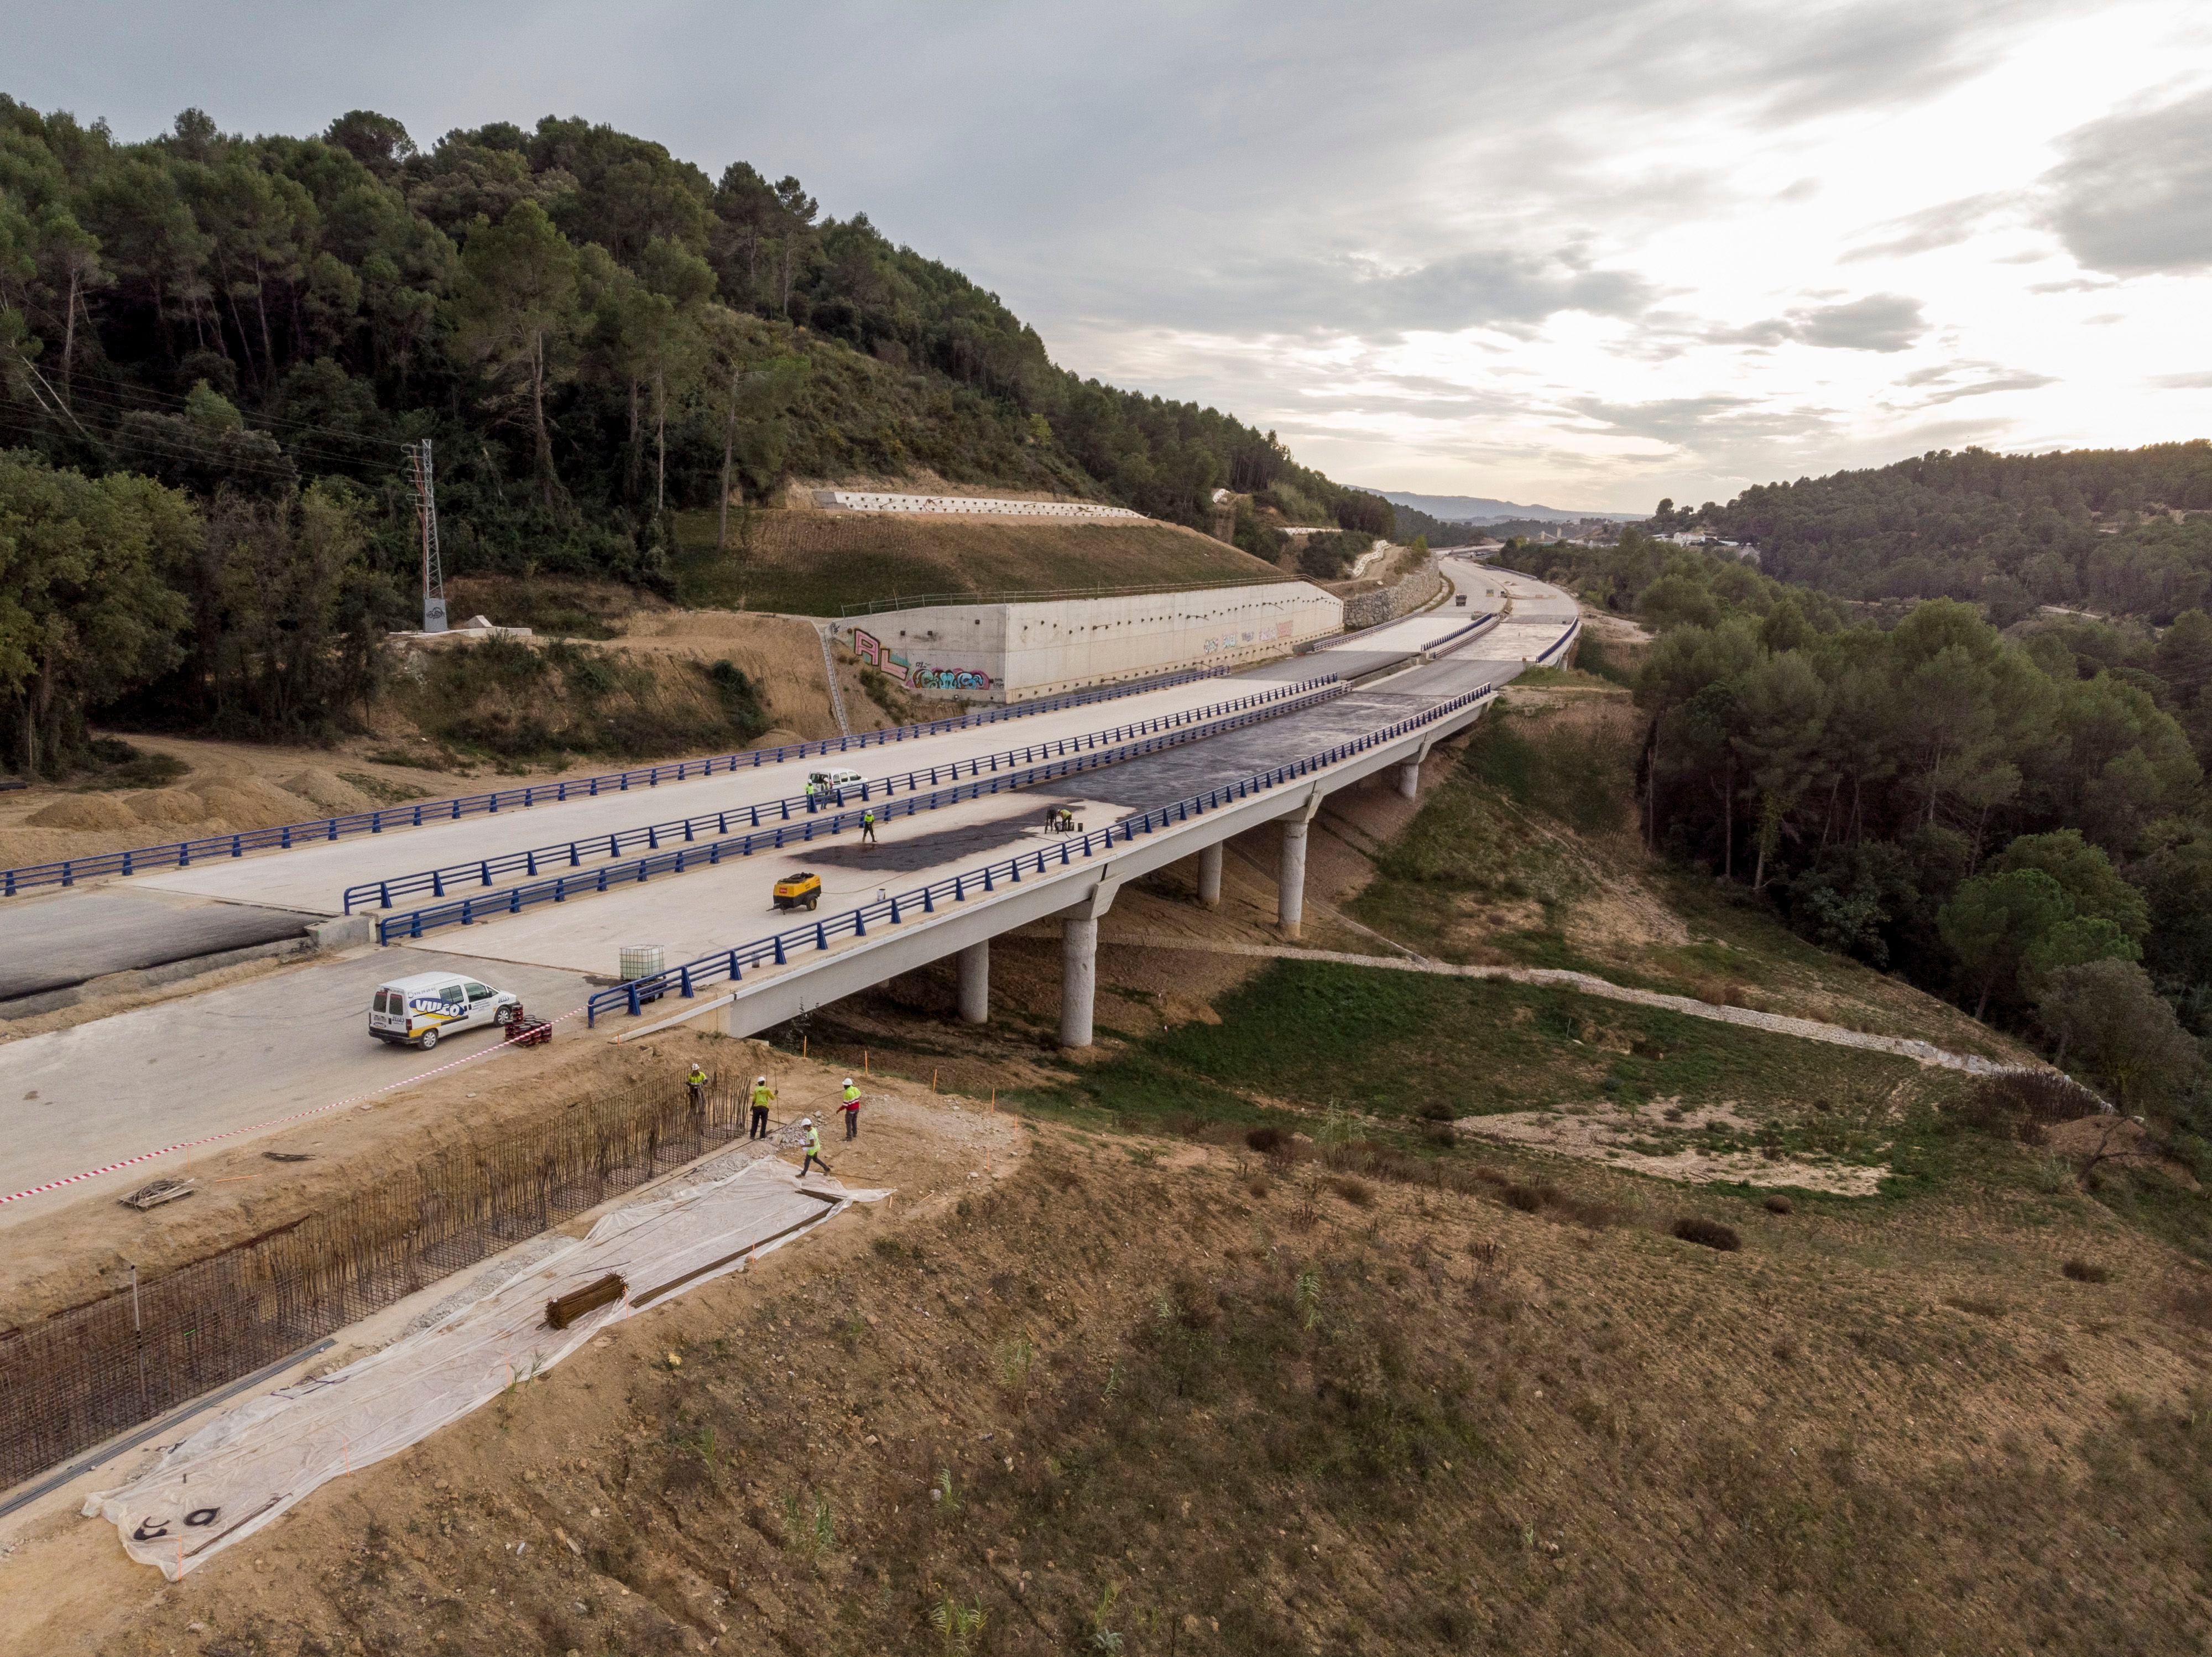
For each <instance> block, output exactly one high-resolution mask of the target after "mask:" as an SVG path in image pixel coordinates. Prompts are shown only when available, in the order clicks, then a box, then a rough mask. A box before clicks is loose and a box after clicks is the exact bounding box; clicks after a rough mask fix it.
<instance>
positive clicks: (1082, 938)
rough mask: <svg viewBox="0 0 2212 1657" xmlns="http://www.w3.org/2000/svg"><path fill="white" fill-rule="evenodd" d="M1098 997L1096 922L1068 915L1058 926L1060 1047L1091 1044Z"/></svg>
mask: <svg viewBox="0 0 2212 1657" xmlns="http://www.w3.org/2000/svg"><path fill="white" fill-rule="evenodd" d="M1097 996H1098V923H1097V921H1096V920H1090V919H1079V918H1077V917H1074V916H1069V917H1067V918H1066V919H1065V920H1063V921H1061V922H1060V1045H1061V1046H1063V1047H1088V1046H1089V1045H1091V1009H1092V1005H1093V1003H1094V1002H1096V1001H1097Z"/></svg>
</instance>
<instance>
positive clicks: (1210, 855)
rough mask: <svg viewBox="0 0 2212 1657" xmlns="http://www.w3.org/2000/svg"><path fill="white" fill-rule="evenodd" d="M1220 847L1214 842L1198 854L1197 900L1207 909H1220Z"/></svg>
mask: <svg viewBox="0 0 2212 1657" xmlns="http://www.w3.org/2000/svg"><path fill="white" fill-rule="evenodd" d="M1221 845H1222V843H1221V842H1220V841H1218V840H1216V841H1215V842H1214V843H1213V844H1212V845H1210V846H1208V847H1207V848H1206V850H1204V851H1201V852H1200V853H1199V854H1198V900H1199V902H1200V903H1202V904H1204V905H1206V907H1207V908H1208V909H1218V908H1220V907H1221Z"/></svg>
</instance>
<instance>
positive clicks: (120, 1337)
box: [0, 1067, 750, 1491]
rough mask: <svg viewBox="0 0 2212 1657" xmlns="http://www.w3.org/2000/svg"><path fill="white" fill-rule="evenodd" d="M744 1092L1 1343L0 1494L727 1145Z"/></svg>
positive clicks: (651, 1104)
mask: <svg viewBox="0 0 2212 1657" xmlns="http://www.w3.org/2000/svg"><path fill="white" fill-rule="evenodd" d="M749 1081H750V1078H749V1077H746V1076H743V1075H736V1074H735V1073H732V1072H726V1071H724V1070H723V1069H721V1068H720V1067H717V1068H716V1069H715V1070H714V1074H713V1075H711V1076H710V1077H709V1079H708V1082H707V1085H706V1086H705V1087H703V1088H702V1089H701V1090H700V1093H699V1097H698V1100H697V1102H696V1105H695V1104H694V1102H693V1099H692V1096H691V1093H690V1089H689V1088H688V1087H685V1086H684V1084H683V1083H682V1082H681V1081H660V1082H652V1083H645V1084H641V1085H639V1086H637V1087H632V1088H630V1089H629V1090H627V1091H625V1092H623V1093H616V1094H611V1095H605V1096H602V1097H600V1098H598V1099H595V1100H588V1101H586V1102H583V1103H580V1104H578V1105H574V1106H570V1107H569V1108H568V1109H567V1110H564V1111H562V1112H560V1114H559V1115H557V1116H556V1117H553V1118H550V1119H541V1120H533V1121H531V1122H528V1123H526V1124H518V1125H516V1126H514V1127H512V1128H507V1129H503V1130H499V1131H497V1132H494V1133H491V1134H489V1135H487V1136H483V1137H481V1138H477V1139H473V1140H470V1141H467V1142H462V1143H459V1144H456V1145H453V1146H451V1147H448V1148H444V1149H441V1150H440V1151H438V1152H436V1153H435V1154H432V1155H430V1156H429V1157H428V1158H426V1159H425V1160H424V1161H421V1162H419V1163H418V1164H416V1166H415V1167H412V1168H411V1169H408V1170H406V1171H404V1172H402V1173H397V1174H395V1175H392V1176H391V1177H389V1178H382V1177H380V1178H379V1179H377V1180H376V1181H375V1183H374V1186H373V1187H371V1188H369V1189H366V1190H362V1191H359V1192H357V1193H356V1194H354V1195H351V1196H348V1197H343V1198H340V1199H339V1200H337V1202H335V1203H332V1204H331V1206H329V1207H327V1208H325V1209H320V1210H319V1211H317V1212H315V1213H313V1214H311V1215H307V1217H305V1218H303V1219H301V1220H299V1221H295V1222H294V1223H292V1224H289V1225H288V1226H285V1227H283V1228H281V1229H279V1230H276V1231H274V1232H271V1233H269V1234H264V1235H262V1236H259V1237H256V1238H254V1239H252V1240H250V1241H247V1242H245V1243H242V1244H240V1245H237V1246H234V1247H230V1248H227V1249H225V1250H223V1251H222V1252H220V1253H217V1254H214V1255H211V1256H209V1257H207V1258H204V1259H199V1260H196V1261H193V1262H191V1264H186V1265H183V1266H179V1267H177V1268H175V1269H174V1270H169V1271H167V1272H166V1273H164V1274H163V1275H161V1276H159V1277H156V1278H154V1279H152V1280H150V1281H146V1282H138V1283H137V1284H135V1285H132V1286H118V1288H116V1290H115V1291H114V1292H112V1293H111V1294H109V1295H105V1296H103V1297H102V1298H100V1299H99V1300H96V1301H91V1302H88V1303H87V1304H85V1305H82V1306H79V1307H74V1308H72V1309H70V1310H69V1311H66V1312H63V1313H57V1314H55V1315H54V1316H52V1317H50V1318H46V1319H42V1320H40V1321H39V1322H36V1323H32V1324H27V1325H23V1326H21V1327H18V1328H14V1329H9V1330H8V1331H5V1332H4V1333H0V1491H4V1490H5V1489H8V1488H9V1487H10V1486H12V1485H15V1484H16V1483H21V1481H23V1480H25V1479H27V1478H30V1477H33V1476H34V1475H36V1474H38V1473H40V1472H42V1471H45V1470H46V1469H47V1468H49V1467H52V1466H53V1465H56V1464H57V1463H59V1462H61V1461H63V1460H64V1459H67V1458H69V1457H70V1456H72V1455H76V1454H77V1453H80V1452H82V1451H84V1450H87V1449H89V1448H91V1447H94V1446H96V1445H100V1444H102V1443H104V1442H106V1441H107V1440H109V1439H111V1438H112V1437H114V1436H116V1435H118V1434H121V1433H125V1432H127V1431H128V1430H130V1429H132V1428H134V1427H137V1426H139V1425H140V1424H142V1423H143V1422H149V1421H152V1420H154V1419H155V1418H156V1417H158V1416H161V1415H162V1414H164V1413H165V1412H167V1411H168V1410H173V1409H175V1408H176V1407H178V1406H179V1405H180V1404H187V1403H190V1402H191V1400H192V1399H194V1398H198V1397H200V1396H201V1395H202V1394H204V1393H205V1392H210V1390H212V1389H215V1388H217V1387H221V1386H224V1385H226V1384H227V1383H229V1382H231V1381H234V1380H238V1379H239V1378H240V1377H241V1376H246V1375H250V1374H253V1373H254V1372H255V1371H256V1370H258V1369H261V1368H265V1367H267V1366H269V1365H270V1364H273V1363H277V1362H281V1361H283V1359H285V1358H287V1357H289V1356H290V1355H293V1354H295V1353H297V1352H299V1351H300V1350H301V1348H303V1347H306V1346H308V1345H310V1344H311V1343H313V1342H315V1341H317V1340H319V1339H321V1338H322V1337H325V1336H327V1335H329V1334H331V1332H332V1331H335V1330H337V1329H341V1328H343V1327H344V1326H345V1325H348V1324H349V1323H353V1322H355V1321H356V1320H358V1319H362V1318H364V1317H366V1316H368V1314H369V1313H374V1312H377V1311H380V1310H381V1309H382V1308H384V1307H388V1306H391V1305H392V1304H393V1303H394V1302H396V1301H400V1300H403V1299H404V1298H405V1297H406V1296H408V1295H413V1294H415V1293H416V1292H417V1291H419V1290H421V1289H423V1288H428V1287H429V1286H430V1285H432V1284H434V1283H435V1282H438V1281H439V1280H440V1279H441V1278H444V1277H447V1276H450V1275H451V1274H453V1273H454V1272H457V1271H461V1270H465V1269H466V1268H468V1267H470V1266H472V1265H475V1264H477V1263H478V1262H480V1261H482V1260H484V1259H486V1258H489V1257H490V1256H492V1255H494V1254H497V1253H499V1252H501V1251H502V1250H504V1249H507V1248H510V1247H512V1246H513V1245H515V1244H517V1243H520V1242H522V1241H525V1240H527V1239H529V1238H532V1237H534V1236H536V1235H538V1234H539V1233H541V1232H543V1231H545V1230H547V1229H548V1228H550V1227H554V1226H557V1225H559V1224H561V1223H562V1221H567V1220H569V1219H572V1218H574V1216H575V1215H579V1214H582V1213H584V1212H586V1210H588V1209H592V1208H595V1207H597V1206H598V1205H599V1204H600V1203H604V1202H605V1201H606V1200H607V1199H608V1198H609V1197H616V1196H618V1195H620V1194H621V1193H622V1192H623V1191H630V1190H634V1189H635V1188H636V1187H637V1186H639V1185H643V1184H645V1183H646V1182H647V1180H649V1179H654V1178H656V1177H658V1176H659V1175H660V1174H664V1173H668V1172H670V1171H671V1170H672V1169H675V1168H678V1167H682V1166H683V1165H684V1163H686V1162H689V1161H692V1160H693V1159H694V1158H696V1157H697V1156H699V1155H701V1154H704V1153H705V1152H706V1151H708V1150H709V1149H711V1148H714V1146H715V1145H717V1144H720V1143H723V1142H729V1141H732V1140H735V1139H737V1138H738V1137H740V1136H742V1135H743V1134H744V1129H745V1124H744V1106H745V1101H746V1099H747V1097H748V1093H749V1089H748V1086H747V1084H748V1082H749ZM169 1211H170V1212H174V1211H175V1210H173V1209H171V1210H169Z"/></svg>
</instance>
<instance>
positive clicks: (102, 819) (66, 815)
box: [23, 794, 140, 829]
mask: <svg viewBox="0 0 2212 1657" xmlns="http://www.w3.org/2000/svg"><path fill="white" fill-rule="evenodd" d="M139 821H140V819H138V818H137V816H135V815H134V814H133V813H132V812H131V807H128V806H126V805H125V804H124V802H123V801H120V800H118V799H116V798H115V797H114V796H113V795H106V794H72V795H65V796H64V797H63V798H62V799H59V800H57V801H54V802H53V804H52V805H50V806H44V807H40V809H39V810H37V811H34V812H33V813H31V814H30V815H29V816H28V817H26V818H25V819H23V822H24V824H25V825H26V826H27V827H30V828H53V829H127V828H137V826H138V824H139Z"/></svg>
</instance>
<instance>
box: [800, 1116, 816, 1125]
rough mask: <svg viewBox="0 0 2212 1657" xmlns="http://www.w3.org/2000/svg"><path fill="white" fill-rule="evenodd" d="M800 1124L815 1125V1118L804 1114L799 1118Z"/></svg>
mask: <svg viewBox="0 0 2212 1657" xmlns="http://www.w3.org/2000/svg"><path fill="white" fill-rule="evenodd" d="M813 1125H814V1118H812V1117H811V1116H802V1117H800V1118H799V1126H800V1127H802V1128H811V1127H812V1126H813Z"/></svg>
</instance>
